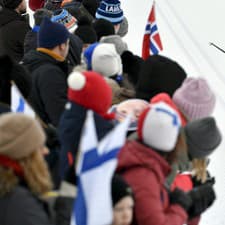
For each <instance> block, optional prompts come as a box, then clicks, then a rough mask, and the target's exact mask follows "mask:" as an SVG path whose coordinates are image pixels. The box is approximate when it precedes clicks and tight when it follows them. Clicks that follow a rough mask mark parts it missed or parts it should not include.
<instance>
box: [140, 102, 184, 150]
mask: <svg viewBox="0 0 225 225" xmlns="http://www.w3.org/2000/svg"><path fill="white" fill-rule="evenodd" d="M180 126H181V122H180V118H179V115H178V114H177V112H176V111H175V110H174V109H173V108H171V107H170V106H169V105H167V104H166V103H164V102H159V103H156V104H151V105H150V107H149V108H147V109H146V110H144V112H143V113H142V114H141V115H140V117H139V120H138V137H139V139H140V140H141V141H142V142H143V143H145V144H146V145H148V146H150V147H152V148H153V149H156V150H160V151H164V152H170V151H172V150H173V148H174V147H175V145H176V142H177V138H178V134H179V130H180Z"/></svg>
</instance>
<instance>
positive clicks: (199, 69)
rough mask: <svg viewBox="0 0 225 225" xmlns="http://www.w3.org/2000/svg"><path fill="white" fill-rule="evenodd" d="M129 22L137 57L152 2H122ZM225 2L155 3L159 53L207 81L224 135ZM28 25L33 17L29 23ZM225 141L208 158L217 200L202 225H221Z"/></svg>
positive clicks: (224, 223) (223, 217)
mask: <svg viewBox="0 0 225 225" xmlns="http://www.w3.org/2000/svg"><path fill="white" fill-rule="evenodd" d="M121 5H122V8H123V10H124V14H125V16H126V17H127V19H128V22H129V32H128V34H127V35H126V36H125V37H124V40H125V41H126V42H127V43H128V46H129V49H130V50H131V51H132V52H134V53H135V54H138V55H140V54H141V44H142V38H143V33H144V28H145V25H146V21H147V17H148V14H149V11H150V8H151V5H152V0H138V1H137V0H121ZM224 11H225V1H224V0H214V1H209V0H188V1H187V0H173V1H170V0H156V6H155V13H156V20H157V24H158V28H159V32H160V36H161V40H162V44H163V47H164V50H163V52H162V53H161V54H162V55H165V56H168V57H170V58H172V59H174V60H176V61H177V62H178V63H180V64H181V65H182V66H183V67H184V69H185V70H186V72H187V73H188V75H189V76H202V77H204V78H206V79H207V81H208V82H209V83H210V85H211V87H212V89H213V90H214V91H215V93H216V95H217V105H216V109H215V113H214V115H215V117H216V119H217V123H218V125H219V127H220V129H221V131H222V133H223V136H224V137H225V135H224V134H225V72H224V71H225V54H224V53H222V52H220V51H218V50H217V49H215V48H214V47H212V46H210V45H209V43H210V42H213V43H215V44H217V45H219V46H220V47H221V48H224V49H225V29H224V23H225V22H224V21H225V13H224ZM31 23H32V19H31ZM224 162H225V138H224V140H223V142H222V144H221V145H220V147H219V148H218V149H217V150H216V152H214V153H213V155H212V156H211V162H210V165H209V170H210V172H211V174H212V175H214V176H215V177H216V184H215V189H216V193H217V200H216V202H215V203H214V205H213V206H212V207H211V208H210V209H209V210H207V212H205V213H204V215H203V216H202V220H201V224H200V225H225V163H224Z"/></svg>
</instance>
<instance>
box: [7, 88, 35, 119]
mask: <svg viewBox="0 0 225 225" xmlns="http://www.w3.org/2000/svg"><path fill="white" fill-rule="evenodd" d="M11 111H12V112H17V113H24V114H26V115H28V116H31V117H33V118H34V117H35V112H34V110H33V109H32V108H31V106H30V105H29V104H28V103H27V102H26V100H25V99H24V97H23V95H22V94H21V93H20V91H19V89H18V88H17V86H16V85H15V84H12V86H11Z"/></svg>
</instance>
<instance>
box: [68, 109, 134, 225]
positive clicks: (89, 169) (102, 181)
mask: <svg viewBox="0 0 225 225" xmlns="http://www.w3.org/2000/svg"><path fill="white" fill-rule="evenodd" d="M129 123H130V118H127V120H125V121H124V122H122V123H121V124H119V125H117V126H116V127H115V128H114V129H113V130H112V131H111V132H109V133H108V134H107V135H106V136H105V137H104V138H103V139H102V140H101V142H100V143H98V142H97V135H96V130H95V123H94V118H93V112H92V111H88V112H87V118H86V121H85V125H84V129H83V133H82V137H81V142H80V157H79V161H78V165H77V175H78V194H77V199H76V200H75V204H74V212H73V215H72V219H71V225H109V224H111V223H112V219H113V214H112V213H113V209H112V198H111V179H112V176H113V173H114V171H115V168H116V165H117V154H118V152H119V150H120V149H121V147H122V146H123V145H124V143H125V141H126V133H127V129H128V126H129Z"/></svg>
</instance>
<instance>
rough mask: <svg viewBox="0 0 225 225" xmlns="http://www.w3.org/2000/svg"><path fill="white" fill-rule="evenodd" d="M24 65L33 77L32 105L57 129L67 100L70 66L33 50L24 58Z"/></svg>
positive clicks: (41, 116) (30, 99)
mask: <svg viewBox="0 0 225 225" xmlns="http://www.w3.org/2000/svg"><path fill="white" fill-rule="evenodd" d="M23 65H24V66H26V67H27V68H28V70H29V71H30V72H31V76H32V89H31V95H30V97H29V101H30V103H31V105H32V106H33V108H34V110H35V111H36V113H37V114H38V115H39V116H40V118H41V119H42V120H43V121H44V122H45V123H47V124H48V123H51V124H53V125H54V126H55V127H57V125H58V122H59V118H60V115H61V113H62V112H63V109H64V105H65V103H66V100H67V97H66V93H67V76H68V74H69V71H68V64H67V63H66V61H63V62H60V61H57V60H56V59H55V58H53V57H52V56H50V55H48V54H46V53H43V52H39V51H35V50H32V51H30V52H28V53H27V54H26V55H25V56H24V58H23Z"/></svg>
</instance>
